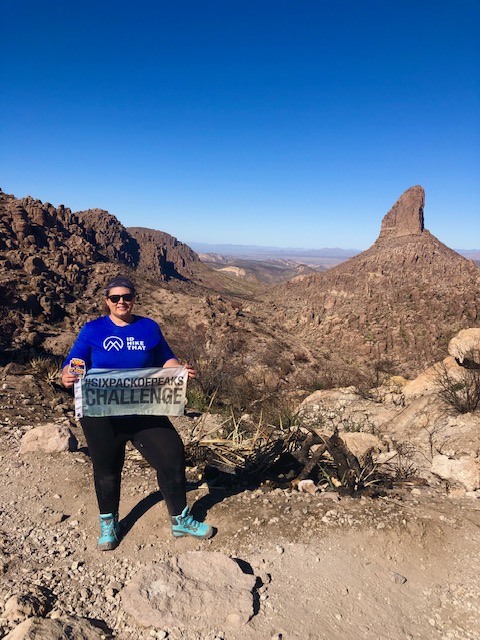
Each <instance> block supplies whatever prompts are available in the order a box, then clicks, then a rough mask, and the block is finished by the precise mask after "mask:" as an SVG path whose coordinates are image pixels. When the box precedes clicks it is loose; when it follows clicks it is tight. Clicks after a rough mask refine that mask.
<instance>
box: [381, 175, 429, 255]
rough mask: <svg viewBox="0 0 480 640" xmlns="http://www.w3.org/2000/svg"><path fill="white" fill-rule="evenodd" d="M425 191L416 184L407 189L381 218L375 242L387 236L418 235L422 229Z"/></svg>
mask: <svg viewBox="0 0 480 640" xmlns="http://www.w3.org/2000/svg"><path fill="white" fill-rule="evenodd" d="M424 207H425V191H424V190H423V187H420V186H419V185H417V186H416V187H411V188H410V189H407V191H405V193H404V194H402V195H401V196H400V198H399V199H398V200H397V202H396V203H395V204H394V205H393V207H392V208H391V209H390V211H389V212H388V213H387V214H386V215H385V217H384V218H383V220H382V226H381V229H380V236H379V237H378V240H377V242H382V240H385V239H388V238H399V237H401V236H410V235H420V234H421V233H422V231H423V230H424V222H423V209H424Z"/></svg>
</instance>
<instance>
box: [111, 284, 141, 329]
mask: <svg viewBox="0 0 480 640" xmlns="http://www.w3.org/2000/svg"><path fill="white" fill-rule="evenodd" d="M124 296H126V297H127V298H131V300H129V299H127V300H126V299H125V297H124ZM112 298H113V300H112ZM134 303H135V294H133V293H132V291H131V290H130V289H127V287H113V289H110V291H109V292H108V296H107V297H106V298H105V304H106V305H107V307H108V310H109V311H110V315H111V316H113V317H115V318H118V319H119V320H125V321H127V320H129V319H130V318H131V316H132V309H133V305H134Z"/></svg>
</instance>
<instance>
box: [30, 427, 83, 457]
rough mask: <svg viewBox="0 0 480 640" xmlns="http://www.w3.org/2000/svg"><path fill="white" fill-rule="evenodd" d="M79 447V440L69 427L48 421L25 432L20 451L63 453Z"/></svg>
mask: <svg viewBox="0 0 480 640" xmlns="http://www.w3.org/2000/svg"><path fill="white" fill-rule="evenodd" d="M77 447H78V441H77V439H76V437H75V436H74V435H73V433H72V432H71V431H70V429H69V428H68V427H65V426H63V425H57V424H54V423H47V424H43V425H40V426H39V427H36V428H35V429H32V430H31V431H27V433H25V435H24V436H23V438H22V440H21V442H20V450H19V453H20V454H21V455H23V454H25V453H35V452H41V453H61V452H62V451H76V450H77Z"/></svg>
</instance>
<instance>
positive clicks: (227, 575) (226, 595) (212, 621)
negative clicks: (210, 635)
mask: <svg viewBox="0 0 480 640" xmlns="http://www.w3.org/2000/svg"><path fill="white" fill-rule="evenodd" d="M255 582H256V578H255V576H253V575H249V574H245V573H243V572H242V570H241V569H240V567H239V565H238V564H237V562H235V560H232V559H231V558H229V557H228V556H226V555H224V554H222V553H211V552H208V551H195V552H192V553H185V554H183V555H180V556H176V557H173V558H169V559H168V560H166V561H164V562H158V563H152V564H149V565H146V566H144V567H142V568H141V569H140V570H139V572H138V573H137V574H136V576H135V577H134V579H133V580H132V581H131V582H130V583H129V584H128V585H127V586H126V587H125V589H123V591H122V592H121V599H122V605H123V608H124V609H125V611H127V613H129V614H130V615H131V616H133V618H134V619H135V621H136V622H137V623H138V624H140V625H143V626H145V627H149V626H152V627H172V626H173V627H189V628H191V627H193V628H196V629H202V628H212V627H219V628H230V629H232V628H233V629H234V628H239V627H241V626H242V625H244V624H246V623H247V622H248V621H249V620H250V618H251V617H252V616H253V613H254V609H253V593H252V591H253V588H254V586H255Z"/></svg>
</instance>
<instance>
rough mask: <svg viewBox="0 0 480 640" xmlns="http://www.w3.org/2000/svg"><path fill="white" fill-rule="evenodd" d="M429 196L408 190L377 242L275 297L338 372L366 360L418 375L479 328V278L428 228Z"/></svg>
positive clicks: (276, 310)
mask: <svg viewBox="0 0 480 640" xmlns="http://www.w3.org/2000/svg"><path fill="white" fill-rule="evenodd" d="M424 205H425V193H424V190H423V188H422V187H421V186H415V187H412V188H410V189H408V190H407V191H406V192H405V193H404V194H403V195H402V196H401V197H400V198H399V199H398V201H397V202H396V203H395V204H394V206H393V207H392V209H391V210H390V211H389V212H388V213H387V214H386V215H385V217H384V218H383V221H382V224H381V229H380V234H379V237H378V239H377V240H376V242H375V243H374V244H373V245H372V246H371V247H370V248H369V249H368V250H366V251H364V252H362V253H360V254H359V255H357V256H355V257H353V258H351V259H350V260H347V261H346V262H343V263H342V264H340V265H338V266H337V267H334V268H332V269H330V270H328V271H326V272H323V273H318V274H314V275H311V276H307V277H305V278H303V279H301V280H297V281H295V282H289V283H287V284H284V285H280V286H278V287H275V288H273V289H271V290H270V292H269V294H268V299H269V300H270V302H271V305H272V319H273V321H274V322H275V324H276V326H278V327H280V326H282V327H285V326H286V327H287V328H288V330H289V331H291V332H293V333H294V334H295V335H302V336H304V338H305V341H308V342H309V343H311V344H316V345H318V346H320V345H321V346H322V347H323V350H324V355H325V357H326V358H327V359H332V358H333V359H334V360H335V362H336V366H337V367H341V366H344V367H347V368H348V367H349V366H351V365H353V366H355V364H356V363H358V362H360V361H361V360H364V361H369V362H371V363H377V364H378V366H386V365H387V364H388V366H390V367H392V366H393V368H396V369H400V370H402V371H403V372H404V373H405V374H407V375H412V374H416V373H418V371H420V370H421V369H422V368H424V367H425V366H427V365H429V364H431V363H432V362H434V361H435V360H436V359H438V357H439V355H440V354H441V353H442V352H444V351H445V348H446V344H447V343H448V340H449V339H450V338H451V337H452V335H453V334H455V333H456V332H457V331H459V330H460V329H462V328H466V327H472V326H478V325H479V323H480V271H479V269H478V268H477V267H476V266H475V264H474V263H473V261H469V260H467V259H465V258H464V257H462V256H460V255H459V254H458V253H456V252H455V251H453V250H452V249H449V248H448V247H447V246H445V245H444V244H443V243H442V242H440V241H439V240H438V239H437V238H435V237H434V236H433V235H432V234H431V233H430V232H429V231H427V230H426V229H425V226H424Z"/></svg>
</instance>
